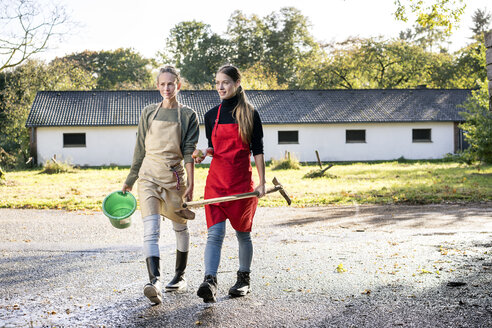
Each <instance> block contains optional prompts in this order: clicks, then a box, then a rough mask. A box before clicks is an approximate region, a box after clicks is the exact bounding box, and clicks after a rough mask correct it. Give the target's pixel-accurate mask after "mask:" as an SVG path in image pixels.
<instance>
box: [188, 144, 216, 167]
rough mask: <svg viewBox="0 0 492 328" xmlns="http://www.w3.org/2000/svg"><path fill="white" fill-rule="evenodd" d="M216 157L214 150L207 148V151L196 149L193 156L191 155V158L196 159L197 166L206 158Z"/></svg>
mask: <svg viewBox="0 0 492 328" xmlns="http://www.w3.org/2000/svg"><path fill="white" fill-rule="evenodd" d="M213 155H214V149H213V148H207V149H205V151H203V150H201V149H195V151H194V152H193V154H191V157H192V158H194V159H195V163H196V164H200V163H201V162H203V160H204V159H205V157H207V156H210V157H212V156H213Z"/></svg>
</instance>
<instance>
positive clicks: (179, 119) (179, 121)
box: [147, 101, 182, 133]
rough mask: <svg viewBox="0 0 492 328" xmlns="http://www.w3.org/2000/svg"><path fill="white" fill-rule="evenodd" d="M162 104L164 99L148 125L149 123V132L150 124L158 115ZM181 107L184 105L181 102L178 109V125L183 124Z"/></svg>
mask: <svg viewBox="0 0 492 328" xmlns="http://www.w3.org/2000/svg"><path fill="white" fill-rule="evenodd" d="M161 105H162V101H161V102H160V103H159V105H158V106H157V109H156V110H155V112H154V115H152V118H151V120H150V122H148V125H147V133H148V132H149V130H150V125H151V124H152V122H153V121H154V120H155V117H156V116H157V112H159V109H160V108H161ZM181 107H182V105H181V104H180V103H178V108H177V111H178V125H179V126H181Z"/></svg>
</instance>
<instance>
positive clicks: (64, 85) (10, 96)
mask: <svg viewBox="0 0 492 328" xmlns="http://www.w3.org/2000/svg"><path fill="white" fill-rule="evenodd" d="M0 80H3V81H4V84H3V85H2V86H1V89H0V117H1V118H2V119H1V120H0V129H1V131H2V133H1V134H0V153H2V150H3V151H4V152H6V153H7V154H8V155H9V156H1V157H2V158H7V159H15V160H16V163H13V162H12V160H10V161H9V163H0V165H2V166H3V165H5V164H8V165H9V166H12V165H14V164H17V165H21V164H22V163H24V162H25V161H26V160H27V158H28V157H29V134H28V129H27V128H26V127H25V123H26V119H27V116H28V113H29V109H30V107H31V105H32V102H33V100H34V97H35V96H36V93H37V92H38V91H42V90H90V89H92V88H93V87H94V86H95V84H96V82H95V79H94V77H93V76H92V75H91V74H90V73H88V72H87V71H86V70H84V69H83V68H81V67H78V66H75V65H73V63H71V62H68V61H61V60H58V61H53V62H52V63H50V64H45V63H44V62H41V61H35V60H27V61H25V62H24V63H23V64H22V65H18V66H16V67H15V68H14V69H13V70H12V71H8V72H0Z"/></svg>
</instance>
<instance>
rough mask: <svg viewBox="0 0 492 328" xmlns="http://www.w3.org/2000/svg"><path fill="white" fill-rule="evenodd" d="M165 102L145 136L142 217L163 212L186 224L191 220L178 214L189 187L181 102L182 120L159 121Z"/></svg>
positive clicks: (140, 185) (140, 191) (140, 183)
mask: <svg viewBox="0 0 492 328" xmlns="http://www.w3.org/2000/svg"><path fill="white" fill-rule="evenodd" d="M161 105H162V103H161V104H159V106H158V107H157V109H156V111H155V113H154V115H153V116H152V120H151V122H150V123H149V129H148V130H147V135H146V136H145V157H144V159H143V161H142V166H141V167H140V171H139V172H138V176H139V179H138V198H139V202H140V210H141V213H142V217H146V216H149V215H153V214H161V215H163V216H165V217H167V218H168V219H170V220H172V221H175V222H177V223H181V224H185V223H186V222H187V220H185V219H183V218H181V217H180V216H178V215H176V214H175V213H174V211H175V210H176V209H180V208H181V204H182V202H183V195H184V193H185V189H186V184H185V181H184V169H183V166H182V164H181V162H182V160H183V154H182V153H181V105H178V122H165V121H156V120H155V117H156V115H157V112H158V111H159V110H160V109H161ZM163 110H165V109H163ZM178 177H179V183H178ZM178 188H179V190H178Z"/></svg>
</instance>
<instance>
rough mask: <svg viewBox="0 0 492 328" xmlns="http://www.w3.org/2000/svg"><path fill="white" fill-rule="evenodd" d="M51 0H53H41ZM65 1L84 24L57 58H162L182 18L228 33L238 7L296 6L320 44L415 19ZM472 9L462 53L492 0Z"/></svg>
mask: <svg viewBox="0 0 492 328" xmlns="http://www.w3.org/2000/svg"><path fill="white" fill-rule="evenodd" d="M37 1H38V2H44V3H49V2H51V1H53V0H37ZM58 3H61V4H62V5H63V6H64V7H65V8H66V10H67V11H68V13H69V14H70V17H71V19H72V20H73V21H75V22H77V25H78V27H76V28H75V29H73V30H72V33H71V34H70V35H68V36H66V37H65V40H63V41H62V42H59V41H58V40H53V42H52V43H51V44H50V48H49V49H48V50H47V51H45V52H44V53H42V54H40V55H39V56H38V58H41V59H44V60H51V59H53V58H55V57H61V56H64V55H67V54H70V53H74V52H80V51H83V50H86V49H87V50H95V51H98V50H114V49H117V48H121V47H123V48H133V49H134V50H136V51H137V52H139V53H140V54H142V55H143V56H144V57H147V58H156V53H157V52H158V51H159V50H162V49H164V46H165V40H166V38H167V37H168V36H169V31H170V29H171V28H173V27H174V26H175V25H176V24H178V23H180V22H182V21H189V20H197V21H201V22H204V23H206V24H209V25H210V26H211V29H212V31H213V32H215V33H218V34H220V35H223V34H224V33H225V31H226V29H227V21H228V19H229V17H230V16H231V14H232V13H233V11H234V10H240V11H242V12H243V13H244V14H246V15H248V16H250V15H252V14H256V15H258V16H260V17H264V16H266V15H268V14H270V13H272V12H274V11H279V10H280V9H281V8H283V7H290V6H291V7H295V8H297V9H299V10H300V11H301V13H302V14H303V15H304V16H306V17H308V19H309V21H310V23H311V28H310V32H311V34H312V35H313V37H314V39H315V40H317V41H320V42H331V41H343V40H345V39H347V38H348V37H349V36H359V37H375V36H380V35H381V36H384V37H386V38H392V37H396V36H398V34H399V32H400V31H402V30H404V29H406V28H408V27H411V25H412V23H403V22H398V21H396V20H395V18H394V15H393V13H394V11H395V5H394V0H301V1H299V0H297V1H290V0H245V1H214V0H211V1H205V0H174V1H170V0H139V1H135V0H83V1H76V0H64V1H58ZM466 3H467V8H466V9H465V13H464V15H463V16H462V18H461V21H460V28H459V29H458V30H454V32H453V36H452V38H451V44H450V45H449V50H450V51H451V52H452V51H456V50H458V49H459V48H461V47H463V46H464V45H466V44H468V43H470V39H469V36H470V35H471V31H470V27H471V26H472V20H471V16H472V14H473V13H474V11H475V10H476V9H477V8H479V9H484V8H486V9H487V10H488V11H489V12H490V11H492V2H491V1H490V0H468V1H466Z"/></svg>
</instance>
